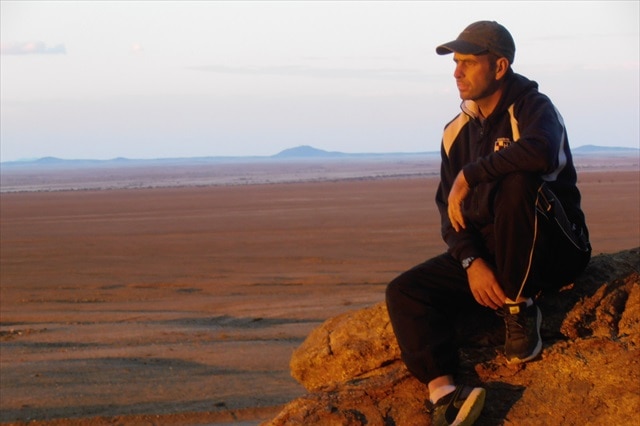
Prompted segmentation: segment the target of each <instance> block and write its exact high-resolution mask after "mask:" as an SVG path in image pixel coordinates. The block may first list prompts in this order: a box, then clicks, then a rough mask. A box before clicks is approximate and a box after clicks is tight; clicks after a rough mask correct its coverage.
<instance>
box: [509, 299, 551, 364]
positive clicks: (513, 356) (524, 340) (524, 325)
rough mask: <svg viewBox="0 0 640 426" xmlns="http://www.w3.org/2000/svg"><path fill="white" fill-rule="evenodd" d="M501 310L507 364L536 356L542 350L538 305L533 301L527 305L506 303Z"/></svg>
mask: <svg viewBox="0 0 640 426" xmlns="http://www.w3.org/2000/svg"><path fill="white" fill-rule="evenodd" d="M502 310H503V314H504V324H505V328H506V331H507V336H506V338H505V342H504V354H505V356H506V357H507V364H519V363H522V362H527V361H530V360H532V359H534V358H535V357H537V356H538V354H539V353H540V351H541V350H542V338H541V337H540V324H541V323H542V313H541V312H540V309H539V308H538V306H536V304H535V303H534V304H533V305H531V306H527V303H526V302H522V303H514V304H511V303H507V304H505V305H504V306H503V307H502Z"/></svg>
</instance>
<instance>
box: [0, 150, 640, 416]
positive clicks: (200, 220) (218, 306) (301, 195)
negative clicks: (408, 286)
mask: <svg viewBox="0 0 640 426" xmlns="http://www.w3.org/2000/svg"><path fill="white" fill-rule="evenodd" d="M602 164H607V163H606V162H602V161H600V162H597V163H587V162H586V161H585V162H583V164H582V165H581V167H580V170H579V173H580V175H579V187H580V189H581V191H582V194H583V208H584V210H585V212H586V215H587V219H588V224H589V225H590V230H591V237H592V243H593V246H594V255H597V254H600V253H611V252H617V251H619V250H624V249H629V248H633V247H637V246H640V219H639V218H640V179H639V173H638V170H639V169H638V162H637V158H635V159H634V158H631V159H630V160H629V161H628V162H625V161H622V162H621V165H618V166H615V167H611V166H610V165H609V166H604V167H603V166H602ZM255 167H257V166H255ZM302 169H304V170H306V171H307V172H308V170H309V167H308V166H307V167H303V168H302ZM400 169H402V167H400ZM252 170H253V169H252ZM304 170H303V171H304ZM371 170H372V169H371ZM371 170H370V169H367V172H366V173H361V174H357V173H356V174H347V175H341V176H339V178H336V179H301V180H300V179H299V180H300V181H296V176H297V175H296V174H295V173H302V172H301V171H300V170H298V169H296V170H295V171H289V172H288V173H289V174H288V176H289V177H290V179H279V180H277V183H267V182H268V181H269V179H268V178H264V176H263V175H261V176H262V177H261V179H262V181H260V182H249V184H247V183H246V182H245V183H244V184H241V183H242V182H240V183H239V182H235V184H229V182H225V183H224V184H221V185H210V183H211V182H208V183H209V184H207V183H203V182H202V181H200V180H197V182H196V181H194V180H193V179H191V180H189V182H183V183H184V184H183V185H173V186H172V185H158V186H157V187H153V186H154V185H152V184H143V185H141V188H139V189H122V186H123V185H122V184H119V185H120V186H118V185H111V184H109V185H107V186H108V187H112V188H113V189H108V190H104V189H103V190H98V189H95V186H91V185H87V187H88V188H89V189H85V190H78V188H75V189H76V190H56V191H51V190H50V189H52V188H48V189H49V190H48V191H36V190H34V188H35V189H37V187H38V185H40V186H41V187H45V189H47V188H46V185H47V183H46V182H44V183H42V182H40V183H37V182H36V183H34V182H33V181H31V182H27V183H24V182H25V180H24V179H26V178H25V177H24V176H23V177H21V178H20V179H23V180H22V182H23V183H22V184H23V185H26V184H28V185H29V187H28V188H27V190H26V191H20V185H18V184H19V183H20V182H18V181H16V182H18V184H16V185H17V186H14V187H12V191H16V192H6V191H5V192H3V193H2V194H1V195H0V196H1V204H0V208H1V211H0V213H1V229H0V231H1V263H0V278H1V286H0V302H1V305H0V314H1V317H0V409H1V410H0V422H2V423H18V424H19V423H27V422H30V421H32V420H33V421H34V422H33V423H30V424H59V425H70V424H125V425H126V424H136V425H137V424H232V423H233V424H247V425H253V424H259V423H260V422H262V421H265V420H268V419H270V418H273V417H274V416H275V415H276V414H277V413H278V411H279V410H280V409H281V407H282V405H283V404H285V403H286V402H288V401H290V400H292V399H294V398H297V397H299V396H301V395H303V394H304V393H305V390H304V388H303V387H302V386H301V385H299V384H298V383H297V382H296V381H295V380H294V379H293V378H291V376H290V374H289V365H288V364H289V359H290V356H291V354H292V352H293V350H294V349H295V348H296V347H297V346H298V345H300V344H301V342H302V341H303V340H304V338H305V337H306V336H307V335H308V334H309V332H310V331H311V330H313V329H314V328H316V327H317V326H318V325H320V324H321V323H322V322H323V321H325V320H326V319H328V318H330V317H333V316H336V315H338V314H341V313H343V312H346V311H349V310H355V309H360V308H364V307H368V306H371V305H373V304H375V303H378V302H380V301H382V300H383V299H384V289H385V286H386V284H387V283H388V282H389V281H390V280H391V279H392V278H394V277H395V276H396V275H397V274H398V273H400V272H402V271H403V270H405V269H407V268H409V267H411V266H413V265H414V264H416V263H418V262H421V261H423V260H425V259H426V258H428V257H430V256H433V255H435V254H438V253H440V252H442V251H443V250H444V249H445V247H444V244H443V243H442V241H441V239H440V236H439V216H438V214H437V211H436V207H435V203H434V201H433V199H434V194H435V189H436V185H437V178H436V177H435V173H432V172H433V170H431V172H429V171H428V170H427V171H426V172H425V173H422V174H420V173H416V172H415V170H413V169H412V171H411V172H407V173H405V172H403V171H402V170H400V171H399V172H397V173H395V172H394V173H386V174H385V173H381V172H380V171H379V170H378V166H376V167H375V170H374V171H371ZM325 171H326V170H325ZM74 173H75V172H74ZM85 173H88V174H87V175H86V182H94V181H95V174H91V173H89V172H85ZM104 173H105V176H106V172H104ZM109 173H111V172H109ZM167 173H169V172H167ZM235 173H236V174H237V175H242V173H241V171H238V170H236V171H235ZM281 173H284V172H283V171H282V170H281ZM314 173H316V174H317V175H318V176H322V174H323V170H322V169H321V168H320V169H317V170H315V171H314ZM267 174H268V173H267ZM30 176H31V177H30V179H32V180H33V179H34V178H33V175H30ZM163 176H165V175H163ZM6 179H8V177H7V176H5V175H3V191H4V190H5V189H6V188H7V187H6V186H5V183H6V182H11V184H12V185H13V184H14V181H9V180H6ZM65 179H67V178H65ZM78 179H80V182H82V173H80V172H77V173H75V174H74V175H73V179H72V180H74V181H75V182H78ZM92 179H93V180H92ZM147 179H148V178H147ZM155 179H156V177H155V176H154V178H153V179H152V181H154V182H155V181H156V180H155ZM172 179H173V183H174V184H175V183H176V182H177V183H180V182H178V181H180V179H181V178H180V177H175V176H173V177H172ZM18 180H19V179H18ZM69 181H70V180H67V181H65V182H69ZM98 186H99V185H98ZM124 186H126V185H124ZM80 187H82V186H81V185H80ZM53 189H65V188H53Z"/></svg>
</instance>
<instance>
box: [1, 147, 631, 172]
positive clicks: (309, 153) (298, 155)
mask: <svg viewBox="0 0 640 426" xmlns="http://www.w3.org/2000/svg"><path fill="white" fill-rule="evenodd" d="M572 151H573V153H574V154H575V155H593V156H598V155H600V156H602V155H608V156H629V155H640V149H638V148H628V147H610V146H596V145H584V146H579V147H576V148H573V149H572ZM425 155H427V156H439V155H440V151H430V152H395V153H393V152H387V153H344V152H337V151H325V150H322V149H318V148H314V147H312V146H309V145H302V146H298V147H295V148H289V149H285V150H284V151H280V152H279V153H277V154H275V155H272V156H238V157H179V158H156V159H129V158H124V157H118V158H113V159H110V160H92V159H70V160H68V159H62V158H56V157H43V158H39V159H29V160H19V161H3V162H2V166H3V167H59V168H64V167H69V166H74V167H95V166H104V167H112V166H122V165H130V166H137V165H141V164H147V165H149V164H193V163H194V162H195V163H199V164H204V163H220V162H226V163H229V162H247V161H251V162H254V161H269V160H289V159H327V160H330V159H339V158H353V159H358V158H361V159H367V158H378V159H384V158H390V157H396V158H397V157H412V156H425Z"/></svg>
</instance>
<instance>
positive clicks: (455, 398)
mask: <svg viewBox="0 0 640 426" xmlns="http://www.w3.org/2000/svg"><path fill="white" fill-rule="evenodd" d="M484 397H485V390H484V389H483V388H472V387H470V386H456V390H454V391H453V392H451V393H450V394H448V395H445V396H443V397H442V398H440V399H439V400H438V402H436V403H435V404H433V403H432V402H431V401H428V402H427V405H428V409H429V412H430V413H431V424H432V425H433V426H452V425H456V426H470V425H472V424H473V423H474V422H475V421H476V419H477V418H478V416H480V412H481V411H482V407H484Z"/></svg>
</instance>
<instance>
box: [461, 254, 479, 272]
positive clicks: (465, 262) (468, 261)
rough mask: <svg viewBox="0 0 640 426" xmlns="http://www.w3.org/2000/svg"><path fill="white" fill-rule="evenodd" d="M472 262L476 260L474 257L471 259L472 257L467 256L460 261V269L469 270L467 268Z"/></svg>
mask: <svg viewBox="0 0 640 426" xmlns="http://www.w3.org/2000/svg"><path fill="white" fill-rule="evenodd" d="M474 260H476V258H475V257H473V256H469V257H465V258H464V259H462V262H460V263H462V267H463V268H464V269H467V268H469V266H471V263H472V262H473V261H474Z"/></svg>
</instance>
